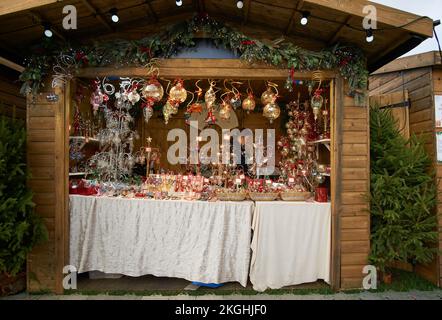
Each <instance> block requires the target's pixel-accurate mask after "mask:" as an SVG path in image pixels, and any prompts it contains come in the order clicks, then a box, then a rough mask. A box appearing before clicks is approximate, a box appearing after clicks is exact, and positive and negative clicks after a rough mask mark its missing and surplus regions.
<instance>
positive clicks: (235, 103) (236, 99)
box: [229, 94, 242, 110]
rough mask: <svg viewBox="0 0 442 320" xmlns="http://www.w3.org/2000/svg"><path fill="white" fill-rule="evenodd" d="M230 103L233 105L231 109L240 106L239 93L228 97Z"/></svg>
mask: <svg viewBox="0 0 442 320" xmlns="http://www.w3.org/2000/svg"><path fill="white" fill-rule="evenodd" d="M229 103H230V105H231V106H232V107H233V109H235V110H236V109H237V108H239V107H241V104H242V101H241V95H239V94H235V95H234V96H233V97H231V98H230V101H229Z"/></svg>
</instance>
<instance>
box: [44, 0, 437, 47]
mask: <svg viewBox="0 0 442 320" xmlns="http://www.w3.org/2000/svg"><path fill="white" fill-rule="evenodd" d="M185 1H186V0H175V4H176V6H177V7H182V6H183V4H184V2H185ZM233 1H235V0H233ZM236 7H237V8H238V9H239V10H242V9H243V8H244V1H242V0H237V1H236ZM281 8H285V9H291V8H288V7H287V8H286V7H281ZM126 9H127V8H126ZM292 10H293V9H292ZM294 10H295V11H297V12H298V13H299V14H300V18H299V23H300V25H302V26H307V25H308V23H309V19H318V20H321V21H324V22H330V23H335V24H342V23H341V22H339V21H336V20H331V19H327V18H324V17H319V16H313V15H312V14H311V12H309V11H302V10H297V9H294ZM108 15H109V16H110V19H111V21H112V23H118V22H120V17H119V15H118V9H117V8H112V9H110V10H109V11H108ZM422 19H428V17H426V16H422V17H418V18H416V19H415V20H412V21H410V22H407V23H406V24H403V25H400V26H394V27H385V28H376V29H373V28H367V29H366V28H360V27H356V26H353V25H351V24H349V23H345V26H346V27H348V28H350V29H353V30H357V31H361V32H364V33H365V40H366V42H368V43H372V42H373V41H374V40H375V32H380V31H385V30H394V29H402V28H405V27H407V26H409V25H412V24H414V23H416V22H418V21H420V20H422ZM438 24H440V22H438V21H435V22H434V26H437V25H438ZM42 27H43V30H44V35H45V36H46V37H48V38H51V37H52V36H53V31H52V29H51V25H50V24H49V23H47V22H44V23H42ZM436 41H437V42H438V45H439V47H440V44H439V39H438V38H437V34H436Z"/></svg>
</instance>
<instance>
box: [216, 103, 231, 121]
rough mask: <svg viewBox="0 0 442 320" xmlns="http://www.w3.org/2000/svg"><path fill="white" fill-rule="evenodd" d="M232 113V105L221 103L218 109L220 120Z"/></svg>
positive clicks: (227, 117)
mask: <svg viewBox="0 0 442 320" xmlns="http://www.w3.org/2000/svg"><path fill="white" fill-rule="evenodd" d="M231 114H232V107H231V106H230V105H229V104H228V103H223V104H222V106H221V109H220V110H219V118H220V119H222V120H229V119H230V116H231Z"/></svg>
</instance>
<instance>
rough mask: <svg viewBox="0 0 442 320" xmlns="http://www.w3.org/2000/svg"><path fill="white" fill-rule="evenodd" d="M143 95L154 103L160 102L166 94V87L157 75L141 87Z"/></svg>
mask: <svg viewBox="0 0 442 320" xmlns="http://www.w3.org/2000/svg"><path fill="white" fill-rule="evenodd" d="M141 95H142V96H143V98H144V99H146V100H147V101H148V102H151V103H152V104H154V103H157V102H159V101H160V100H161V99H162V98H163V96H164V88H163V86H162V85H161V83H160V82H159V81H158V80H157V78H156V77H152V78H151V79H150V80H149V81H148V82H147V83H146V84H145V85H144V87H143V88H142V89H141Z"/></svg>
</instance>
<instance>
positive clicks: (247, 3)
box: [243, 0, 252, 24]
mask: <svg viewBox="0 0 442 320" xmlns="http://www.w3.org/2000/svg"><path fill="white" fill-rule="evenodd" d="M251 2H252V1H251V0H245V1H244V8H243V24H246V23H247V22H248V21H249V16H250V5H251Z"/></svg>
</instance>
